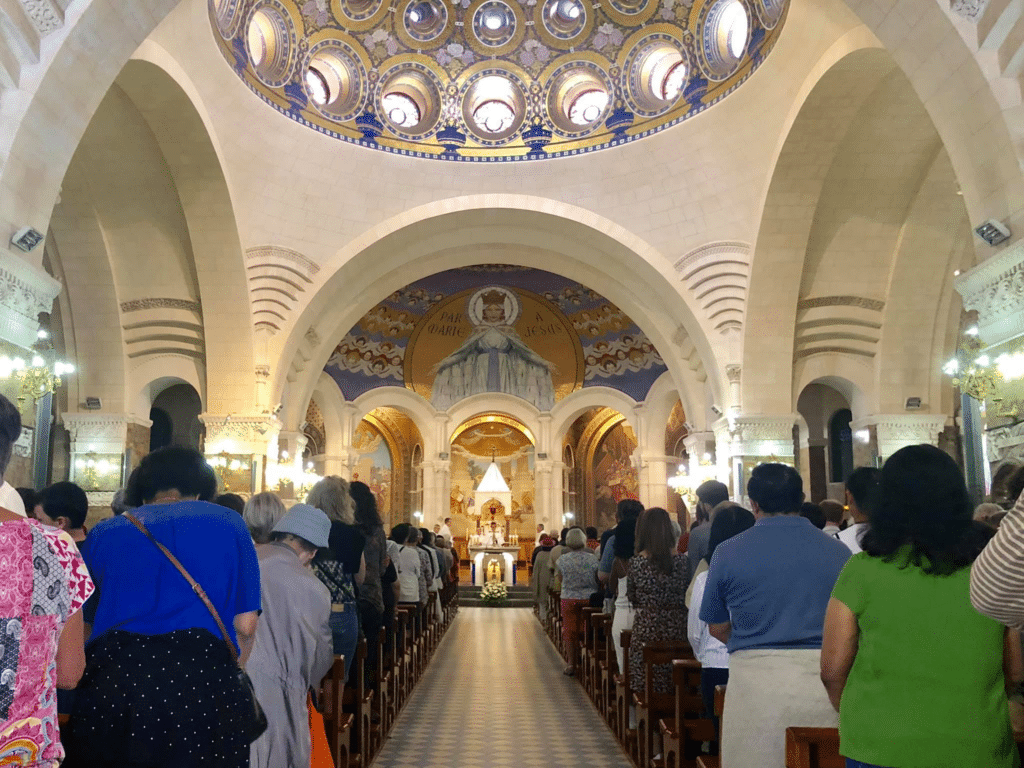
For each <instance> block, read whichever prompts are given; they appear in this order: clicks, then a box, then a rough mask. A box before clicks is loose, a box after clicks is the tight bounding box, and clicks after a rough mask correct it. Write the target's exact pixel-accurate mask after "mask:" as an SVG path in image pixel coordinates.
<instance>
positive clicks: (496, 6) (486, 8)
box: [473, 0, 516, 48]
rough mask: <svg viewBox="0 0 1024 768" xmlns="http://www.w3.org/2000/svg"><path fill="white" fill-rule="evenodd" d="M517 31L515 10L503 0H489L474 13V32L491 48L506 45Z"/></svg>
mask: <svg viewBox="0 0 1024 768" xmlns="http://www.w3.org/2000/svg"><path fill="white" fill-rule="evenodd" d="M515 33H516V14H515V11H513V10H512V8H511V7H510V6H508V5H507V4H505V3H503V2H502V1H501V0H488V2H486V3H484V4H483V5H481V6H480V7H479V8H477V9H476V13H474V14H473V34H474V35H475V36H476V39H477V40H479V41H480V42H481V43H483V44H484V45H486V46H488V47H490V48H498V47H500V46H502V45H505V44H506V43H508V42H509V41H510V40H511V39H512V38H513V37H514V36H515Z"/></svg>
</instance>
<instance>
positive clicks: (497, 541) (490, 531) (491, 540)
mask: <svg viewBox="0 0 1024 768" xmlns="http://www.w3.org/2000/svg"><path fill="white" fill-rule="evenodd" d="M481 538H482V539H483V541H482V542H481V543H482V544H483V546H485V547H503V546H505V534H504V532H503V531H502V530H501V529H500V528H499V527H498V524H497V523H491V527H490V528H484V532H483V534H482V535H481Z"/></svg>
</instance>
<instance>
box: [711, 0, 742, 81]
mask: <svg viewBox="0 0 1024 768" xmlns="http://www.w3.org/2000/svg"><path fill="white" fill-rule="evenodd" d="M749 39H750V16H749V14H748V13H747V8H746V6H745V5H744V4H743V2H742V0H718V2H717V3H715V5H714V6H713V7H712V8H711V10H710V11H709V12H708V14H707V16H706V18H705V20H704V34H703V42H704V53H705V55H706V56H707V60H708V64H709V65H710V67H711V70H712V72H711V74H713V75H717V76H718V77H719V78H722V77H725V76H728V75H730V74H732V73H733V71H735V69H736V67H737V66H738V65H739V63H740V62H741V61H742V60H743V55H744V53H746V50H747V43H748V42H749Z"/></svg>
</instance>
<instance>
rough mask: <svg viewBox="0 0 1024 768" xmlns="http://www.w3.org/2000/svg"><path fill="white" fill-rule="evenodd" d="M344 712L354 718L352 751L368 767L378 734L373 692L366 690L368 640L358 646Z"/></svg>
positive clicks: (347, 688)
mask: <svg viewBox="0 0 1024 768" xmlns="http://www.w3.org/2000/svg"><path fill="white" fill-rule="evenodd" d="M342 704H343V711H345V712H349V713H351V714H352V715H353V716H354V722H353V726H352V751H353V752H357V753H358V755H359V759H360V765H362V766H368V765H369V764H370V760H371V759H372V758H373V755H374V754H375V752H374V746H375V741H376V740H377V734H375V733H374V730H373V722H372V721H373V718H372V712H373V691H368V690H366V640H365V639H363V640H360V641H359V644H358V645H356V654H355V657H354V658H353V659H352V666H351V669H350V672H349V684H348V686H347V687H346V688H345V693H344V698H343V701H342Z"/></svg>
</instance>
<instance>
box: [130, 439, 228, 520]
mask: <svg viewBox="0 0 1024 768" xmlns="http://www.w3.org/2000/svg"><path fill="white" fill-rule="evenodd" d="M172 490H174V491H177V492H178V493H180V494H181V495H182V496H186V497H187V496H195V497H197V498H198V499H200V500H201V501H209V500H210V499H212V498H213V497H214V496H216V495H217V475H215V474H214V472H213V467H211V466H210V465H209V464H207V463H206V459H205V458H203V454H201V453H200V452H199V451H197V450H196V449H195V448H185V447H183V446H178V445H171V446H168V447H166V448H160V449H159V450H156V451H153V452H152V453H150V454H148V455H147V456H144V457H143V458H142V461H140V462H139V466H137V467H136V468H135V471H134V472H132V475H131V477H129V478H128V487H127V488H126V490H125V501H127V502H128V504H129V505H131V506H133V507H141V506H142V505H143V504H145V503H146V502H148V501H152V500H153V499H154V498H156V495H157V494H158V493H160V492H161V491H172Z"/></svg>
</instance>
